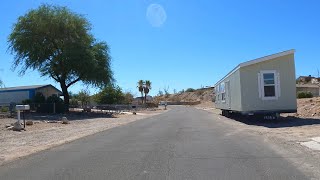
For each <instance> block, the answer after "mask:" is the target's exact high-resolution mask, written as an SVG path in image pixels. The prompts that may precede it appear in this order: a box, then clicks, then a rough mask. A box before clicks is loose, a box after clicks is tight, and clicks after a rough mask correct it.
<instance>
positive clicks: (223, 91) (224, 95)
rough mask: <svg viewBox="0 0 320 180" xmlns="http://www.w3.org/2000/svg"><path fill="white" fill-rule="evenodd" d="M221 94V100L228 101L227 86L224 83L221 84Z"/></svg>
mask: <svg viewBox="0 0 320 180" xmlns="http://www.w3.org/2000/svg"><path fill="white" fill-rule="evenodd" d="M220 92H221V100H222V101H225V100H226V91H225V85H224V82H223V83H221V84H220Z"/></svg>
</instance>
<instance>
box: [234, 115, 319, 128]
mask: <svg viewBox="0 0 320 180" xmlns="http://www.w3.org/2000/svg"><path fill="white" fill-rule="evenodd" d="M231 119H233V120H236V121H239V122H242V123H244V124H247V125H254V126H263V127H267V128H286V127H298V126H308V125H317V124H320V119H312V118H299V117H293V116H288V117H280V118H278V119H277V120H266V119H263V117H250V118H248V117H245V116H237V117H231Z"/></svg>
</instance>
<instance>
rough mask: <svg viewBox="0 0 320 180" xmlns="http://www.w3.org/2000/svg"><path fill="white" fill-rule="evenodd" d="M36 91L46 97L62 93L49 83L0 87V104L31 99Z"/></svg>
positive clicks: (17, 102)
mask: <svg viewBox="0 0 320 180" xmlns="http://www.w3.org/2000/svg"><path fill="white" fill-rule="evenodd" d="M37 92H40V93H42V94H43V95H44V96H45V97H46V98H47V97H49V96H52V95H54V94H55V95H57V96H60V95H62V92H61V91H60V90H58V89H57V88H55V87H54V86H52V85H51V84H47V85H34V86H18V87H8V88H0V104H1V105H8V104H10V103H12V102H13V103H16V104H19V103H21V102H22V101H23V100H26V99H32V98H33V97H34V96H35V94H36V93H37Z"/></svg>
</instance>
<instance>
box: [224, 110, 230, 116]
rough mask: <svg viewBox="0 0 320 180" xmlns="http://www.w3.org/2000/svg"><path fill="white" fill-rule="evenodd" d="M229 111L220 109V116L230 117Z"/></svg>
mask: <svg viewBox="0 0 320 180" xmlns="http://www.w3.org/2000/svg"><path fill="white" fill-rule="evenodd" d="M230 115H231V114H230V111H228V110H222V116H225V117H230Z"/></svg>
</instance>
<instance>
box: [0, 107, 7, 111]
mask: <svg viewBox="0 0 320 180" xmlns="http://www.w3.org/2000/svg"><path fill="white" fill-rule="evenodd" d="M0 112H9V108H8V107H6V106H2V107H1V108H0Z"/></svg>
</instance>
